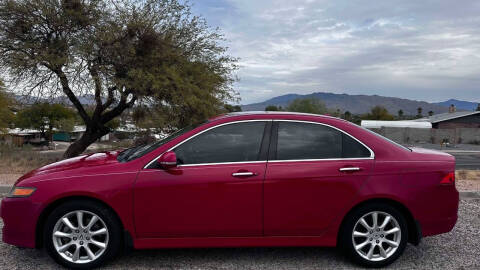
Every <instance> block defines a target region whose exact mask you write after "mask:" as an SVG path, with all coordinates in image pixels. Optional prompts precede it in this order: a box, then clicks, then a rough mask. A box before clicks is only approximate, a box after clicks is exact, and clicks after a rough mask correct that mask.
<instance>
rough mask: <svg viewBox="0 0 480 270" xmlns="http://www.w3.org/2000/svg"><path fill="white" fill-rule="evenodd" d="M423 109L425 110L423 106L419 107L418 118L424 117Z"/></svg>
mask: <svg viewBox="0 0 480 270" xmlns="http://www.w3.org/2000/svg"><path fill="white" fill-rule="evenodd" d="M422 111H423V109H422V107H418V108H417V118H422V117H423V115H422Z"/></svg>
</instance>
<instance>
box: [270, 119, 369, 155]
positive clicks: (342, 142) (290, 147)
mask: <svg viewBox="0 0 480 270" xmlns="http://www.w3.org/2000/svg"><path fill="white" fill-rule="evenodd" d="M359 157H370V151H368V149H367V148H365V147H364V146H363V145H361V144H360V143H358V142H357V141H356V140H354V139H353V138H351V137H350V136H348V135H346V134H344V133H343V132H341V131H339V130H336V129H334V128H331V127H328V126H324V125H318V124H310V123H299V122H278V143H277V160H294V159H327V158H359Z"/></svg>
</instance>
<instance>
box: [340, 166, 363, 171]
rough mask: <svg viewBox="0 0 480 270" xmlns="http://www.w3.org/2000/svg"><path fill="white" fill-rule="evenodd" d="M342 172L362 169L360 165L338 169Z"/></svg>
mask: <svg viewBox="0 0 480 270" xmlns="http://www.w3.org/2000/svg"><path fill="white" fill-rule="evenodd" d="M338 170H339V171H341V172H358V171H360V168H359V167H343V168H340V169H338Z"/></svg>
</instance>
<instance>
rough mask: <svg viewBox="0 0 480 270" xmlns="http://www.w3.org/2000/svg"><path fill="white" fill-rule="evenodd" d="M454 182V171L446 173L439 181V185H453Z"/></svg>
mask: <svg viewBox="0 0 480 270" xmlns="http://www.w3.org/2000/svg"><path fill="white" fill-rule="evenodd" d="M454 184H455V172H449V173H447V174H446V175H445V176H444V177H443V178H442V181H440V185H454Z"/></svg>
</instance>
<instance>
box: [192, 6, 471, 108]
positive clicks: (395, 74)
mask: <svg viewBox="0 0 480 270" xmlns="http://www.w3.org/2000/svg"><path fill="white" fill-rule="evenodd" d="M192 4H193V11H194V13H195V14H197V15H201V16H203V17H204V18H205V19H206V20H207V22H208V24H209V25H210V26H212V27H219V28H220V29H221V32H222V33H223V34H224V35H225V37H226V39H227V42H226V43H225V45H226V46H228V47H229V51H228V53H229V54H230V55H232V56H234V57H238V58H239V59H240V60H239V63H238V64H239V66H240V69H239V70H238V71H237V76H238V78H239V81H238V82H237V83H235V85H234V89H235V90H237V91H238V92H239V94H240V97H241V101H240V103H241V104H249V103H254V102H261V101H264V100H266V99H268V98H271V97H275V96H279V95H283V94H289V93H298V94H308V93H312V92H332V93H346V94H366V95H375V94H376V95H383V96H394V97H401V98H408V99H415V100H425V101H429V102H434V101H435V102H436V101H444V100H447V99H450V98H456V99H460V100H468V101H474V102H479V101H480V96H479V93H480V1H478V0H462V1H452V0H436V1H432V0H413V1H412V0H385V1H370V0H368V1H367V0H366V1H355V0H331V1H323V0H318V1H316V0H197V1H192Z"/></svg>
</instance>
